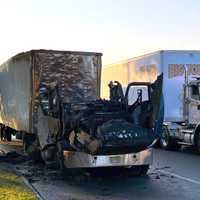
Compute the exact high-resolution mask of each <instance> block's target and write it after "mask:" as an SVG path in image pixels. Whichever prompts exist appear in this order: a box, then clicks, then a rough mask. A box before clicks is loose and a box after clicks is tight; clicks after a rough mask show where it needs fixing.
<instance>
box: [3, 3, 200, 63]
mask: <svg viewBox="0 0 200 200" xmlns="http://www.w3.org/2000/svg"><path fill="white" fill-rule="evenodd" d="M199 11H200V1H199V0H162V1H161V0H0V63H2V62H4V61H5V60H7V59H8V58H9V57H11V56H13V55H15V54H17V53H19V52H22V51H28V50H31V49H56V50H74V51H94V52H102V53H103V64H104V65H105V64H109V63H113V62H116V61H119V60H122V59H127V58H132V57H135V56H139V55H142V54H145V53H149V52H152V51H157V50H165V49H188V50H189V49H192V50H199V49H200V12H199Z"/></svg>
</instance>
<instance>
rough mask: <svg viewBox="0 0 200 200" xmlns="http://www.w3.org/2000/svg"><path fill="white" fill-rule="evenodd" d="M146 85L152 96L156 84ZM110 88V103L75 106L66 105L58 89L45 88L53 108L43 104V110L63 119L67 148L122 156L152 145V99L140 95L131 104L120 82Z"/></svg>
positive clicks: (63, 136)
mask: <svg viewBox="0 0 200 200" xmlns="http://www.w3.org/2000/svg"><path fill="white" fill-rule="evenodd" d="M158 81H160V80H159V79H158ZM145 84H146V86H147V87H148V88H149V89H148V91H149V92H151V94H153V92H154V89H153V86H154V87H155V84H154V85H153V84H149V83H145ZM159 84H160V83H159ZM131 85H134V83H131ZM137 85H139V84H138V83H137ZM109 87H110V100H103V99H97V100H91V101H82V102H74V103H73V102H71V103H66V102H64V101H63V100H62V98H61V97H60V93H59V88H58V87H57V86H56V87H54V89H53V90H50V89H47V88H46V91H50V94H51V95H49V96H48V95H47V96H46V99H47V102H48V104H49V105H50V106H49V107H48V109H47V107H46V106H45V104H43V106H42V110H43V112H44V113H46V114H48V115H51V116H53V117H55V118H59V119H60V122H61V132H60V133H59V134H60V138H65V142H64V144H65V148H66V149H68V150H75V151H83V152H86V153H90V154H95V155H103V154H122V153H130V152H132V153H133V152H139V151H141V150H144V149H145V148H147V146H149V145H150V144H152V142H153V140H154V139H155V137H156V135H155V134H154V132H153V128H154V123H153V119H152V117H153V116H154V115H153V112H154V109H153V104H152V102H151V98H150V99H149V100H148V101H143V99H142V96H141V92H139V93H138V97H137V100H136V102H135V103H134V104H132V105H128V99H127V98H128V96H127V95H128V91H127V92H126V95H123V92H122V87H121V85H120V83H118V82H117V83H114V84H113V83H110V85H109ZM128 89H129V86H128V87H127V90H128ZM43 91H45V89H44V90H43ZM48 94H49V93H48ZM150 96H152V95H150ZM44 99H45V98H44Z"/></svg>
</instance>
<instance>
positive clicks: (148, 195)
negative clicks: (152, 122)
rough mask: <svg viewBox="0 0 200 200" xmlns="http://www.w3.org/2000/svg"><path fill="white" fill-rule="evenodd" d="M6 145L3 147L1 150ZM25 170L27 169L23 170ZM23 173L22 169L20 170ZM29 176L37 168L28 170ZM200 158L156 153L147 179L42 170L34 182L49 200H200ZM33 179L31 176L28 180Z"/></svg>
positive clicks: (188, 153) (189, 152) (183, 152)
mask: <svg viewBox="0 0 200 200" xmlns="http://www.w3.org/2000/svg"><path fill="white" fill-rule="evenodd" d="M2 148H3V149H4V148H5V146H4V145H0V149H2ZM21 168H22V169H23V170H24V169H25V168H26V166H23V165H22V166H21ZM17 169H20V165H18V166H17ZM27 169H28V171H29V173H31V172H32V171H35V166H34V165H33V166H31V167H30V165H29V166H28V167H27ZM199 170H200V155H196V154H195V152H193V151H192V150H191V149H188V148H187V149H183V150H181V151H180V152H172V151H163V150H160V149H155V150H154V164H153V166H152V167H151V169H150V170H149V172H148V176H146V177H127V176H126V177H123V176H114V177H110V178H103V177H96V178H91V177H90V176H89V175H88V176H86V175H85V174H84V175H83V174H82V173H81V175H77V174H76V175H73V176H72V175H67V176H66V177H64V178H62V176H61V175H57V174H56V173H55V174H54V173H52V172H48V171H45V170H44V167H42V170H41V169H39V171H40V173H39V174H40V175H39V177H38V176H37V177H36V178H35V180H34V177H31V180H32V181H31V182H32V185H33V186H34V188H35V189H36V190H37V191H38V192H39V193H40V194H41V196H42V197H43V198H44V199H46V200H56V199H59V200H72V199H73V200H86V199H87V200H101V199H104V200H138V199H140V200H147V199H148V200H151V199H152V200H155V199H164V200H174V199H176V200H179V199H180V200H197V199H200V172H199ZM49 175H50V176H49ZM28 177H29V176H28Z"/></svg>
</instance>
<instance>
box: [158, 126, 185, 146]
mask: <svg viewBox="0 0 200 200" xmlns="http://www.w3.org/2000/svg"><path fill="white" fill-rule="evenodd" d="M160 146H161V147H162V148H163V149H165V150H179V149H180V147H181V145H180V144H178V143H177V141H176V140H174V139H172V138H171V136H170V133H169V129H168V128H167V126H165V125H164V126H163V129H162V135H161V138H160Z"/></svg>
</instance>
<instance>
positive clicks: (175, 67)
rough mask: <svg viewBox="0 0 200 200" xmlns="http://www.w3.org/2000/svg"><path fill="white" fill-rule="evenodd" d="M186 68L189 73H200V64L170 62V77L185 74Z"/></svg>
mask: <svg viewBox="0 0 200 200" xmlns="http://www.w3.org/2000/svg"><path fill="white" fill-rule="evenodd" d="M185 70H187V73H188V75H200V64H169V65H168V78H174V77H177V76H183V75H184V71H185Z"/></svg>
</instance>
